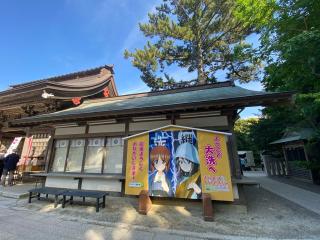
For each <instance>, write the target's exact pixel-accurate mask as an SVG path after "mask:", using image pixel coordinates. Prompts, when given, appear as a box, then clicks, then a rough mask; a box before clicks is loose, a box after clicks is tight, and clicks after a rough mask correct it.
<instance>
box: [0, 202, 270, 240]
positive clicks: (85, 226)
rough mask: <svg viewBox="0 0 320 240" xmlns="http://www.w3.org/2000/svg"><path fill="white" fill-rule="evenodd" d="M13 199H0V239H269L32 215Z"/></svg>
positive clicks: (37, 213) (44, 213) (31, 212)
mask: <svg viewBox="0 0 320 240" xmlns="http://www.w3.org/2000/svg"><path fill="white" fill-rule="evenodd" d="M12 201H14V200H12V199H5V198H2V197H0V240H18V239H24V240H34V239H46V240H56V239H85V240H109V239H110V240H111V239H112V240H117V239H130V240H135V239H137V240H144V239H146V240H162V239H165V240H195V239H212V240H218V239H221V240H253V239H258V240H268V239H269V238H253V237H238V236H226V235H220V234H215V233H203V234H201V233H194V232H188V231H179V230H168V229H160V228H159V229H158V228H147V227H139V226H132V225H128V224H122V223H110V222H98V221H83V220H82V219H78V218H68V217H65V216H64V217H61V216H58V215H55V214H52V213H47V212H34V211H30V210H26V209H22V208H15V207H12V206H11V207H10V205H12V203H13V202H12Z"/></svg>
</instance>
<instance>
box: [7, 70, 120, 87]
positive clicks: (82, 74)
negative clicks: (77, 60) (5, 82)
mask: <svg viewBox="0 0 320 240" xmlns="http://www.w3.org/2000/svg"><path fill="white" fill-rule="evenodd" d="M102 68H107V69H108V70H110V72H111V74H113V73H114V70H113V65H102V66H99V67H95V68H90V69H86V70H82V71H78V72H72V73H67V74H62V75H58V76H53V77H48V78H42V79H38V80H34V81H30V82H25V83H20V84H14V85H10V86H9V87H11V89H14V88H19V87H24V86H28V85H33V84H38V83H42V82H47V81H56V80H65V79H68V78H72V77H85V76H89V75H92V74H94V73H99V72H98V71H100V70H101V69H102Z"/></svg>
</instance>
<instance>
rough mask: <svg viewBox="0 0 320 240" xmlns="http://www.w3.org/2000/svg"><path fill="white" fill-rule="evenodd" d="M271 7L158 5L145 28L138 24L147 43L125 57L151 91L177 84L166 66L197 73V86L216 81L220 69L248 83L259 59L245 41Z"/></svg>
mask: <svg viewBox="0 0 320 240" xmlns="http://www.w3.org/2000/svg"><path fill="white" fill-rule="evenodd" d="M273 5H274V0H263V1H262V0H260V1H253V0H163V3H162V4H161V5H160V6H158V7H156V11H155V12H152V13H149V14H148V16H149V21H148V23H140V30H141V31H142V32H143V34H144V35H145V36H146V37H148V38H150V39H151V40H152V42H151V41H148V42H147V44H146V45H145V46H144V48H143V49H135V51H133V52H129V51H128V50H126V51H125V53H124V56H125V58H130V59H131V62H132V64H133V66H135V67H137V68H138V69H139V70H140V71H141V73H142V75H141V78H142V80H143V81H144V82H145V83H146V84H147V85H148V86H149V87H151V88H152V89H154V90H155V89H160V88H164V87H165V86H167V85H170V84H172V83H173V82H174V81H176V79H172V77H170V76H169V75H168V72H167V69H168V67H169V66H171V65H177V66H178V67H181V68H185V69H187V70H188V71H189V72H194V71H196V72H197V79H195V81H196V83H201V84H203V83H205V82H214V81H216V76H215V74H216V72H217V71H219V70H225V71H226V72H227V76H228V78H229V79H232V80H235V79H237V80H240V81H244V82H247V81H250V80H252V79H254V78H257V73H258V68H259V66H260V58H257V57H256V52H255V50H254V49H253V48H252V46H251V45H250V44H248V43H246V42H245V38H246V37H247V36H248V35H249V34H251V33H253V32H254V31H258V30H259V29H260V28H261V26H262V25H264V24H265V23H266V22H267V20H268V19H269V18H270V17H271V15H272V12H273V8H272V7H273ZM162 75H164V76H165V77H164V78H163V77H162ZM179 80H181V79H179Z"/></svg>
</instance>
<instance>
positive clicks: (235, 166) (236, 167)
mask: <svg viewBox="0 0 320 240" xmlns="http://www.w3.org/2000/svg"><path fill="white" fill-rule="evenodd" d="M236 118H237V113H236V111H233V112H232V113H229V114H228V128H229V131H230V132H231V134H232V135H231V136H230V137H229V139H228V140H229V142H230V143H229V148H230V153H231V155H230V165H231V173H232V176H233V177H235V178H238V179H240V178H241V177H242V175H241V166H240V161H239V156H238V147H237V140H236V136H235V134H234V123H235V121H236Z"/></svg>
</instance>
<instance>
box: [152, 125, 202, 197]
mask: <svg viewBox="0 0 320 240" xmlns="http://www.w3.org/2000/svg"><path fill="white" fill-rule="evenodd" d="M148 185H149V193H150V195H151V196H158V197H176V198H189V199H198V198H201V177H200V161H199V154H198V140H197V131H195V130H180V131H177V130H175V131H155V132H150V133H149V179H148Z"/></svg>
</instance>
